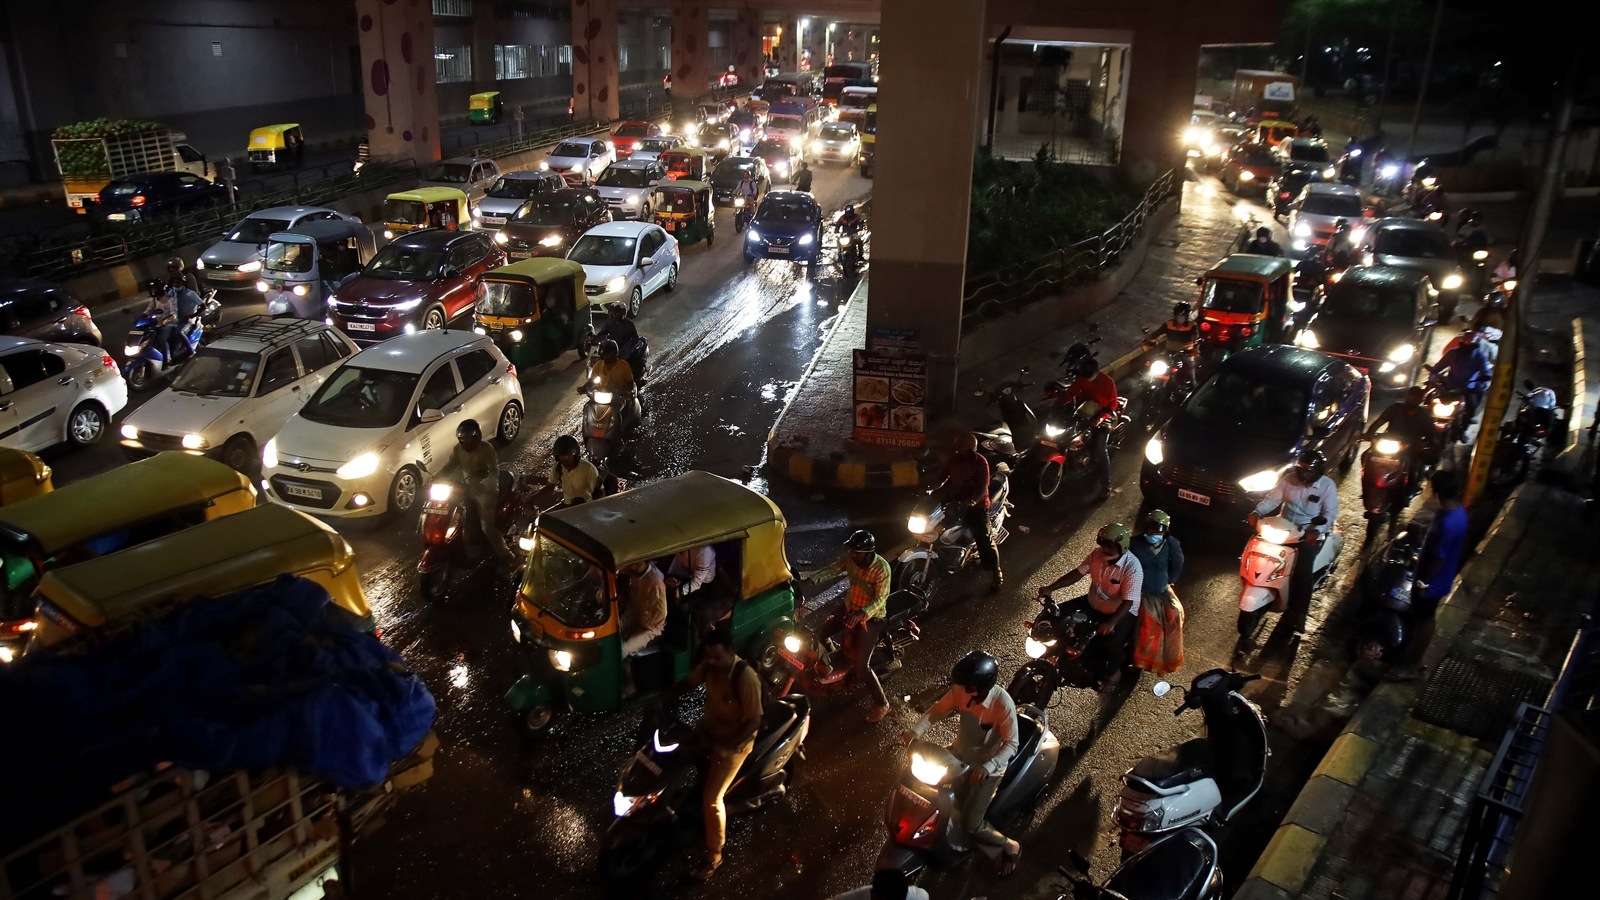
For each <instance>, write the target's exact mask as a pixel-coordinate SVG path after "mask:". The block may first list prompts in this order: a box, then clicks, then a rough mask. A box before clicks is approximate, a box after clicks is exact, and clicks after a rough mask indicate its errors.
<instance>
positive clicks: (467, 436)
mask: <svg viewBox="0 0 1600 900" xmlns="http://www.w3.org/2000/svg"><path fill="white" fill-rule="evenodd" d="M456 440H458V441H465V440H473V441H481V440H483V429H482V428H481V427H479V425H478V420H477V419H468V420H466V421H465V422H462V423H461V424H460V425H457V426H456Z"/></svg>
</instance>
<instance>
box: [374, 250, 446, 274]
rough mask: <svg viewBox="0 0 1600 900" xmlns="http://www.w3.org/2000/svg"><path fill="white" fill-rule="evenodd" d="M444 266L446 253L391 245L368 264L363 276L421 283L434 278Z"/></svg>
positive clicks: (380, 251)
mask: <svg viewBox="0 0 1600 900" xmlns="http://www.w3.org/2000/svg"><path fill="white" fill-rule="evenodd" d="M443 266H444V251H442V250H425V249H423V248H421V247H407V246H405V245H403V244H389V245H388V246H386V247H384V248H383V249H382V250H379V251H378V255H377V256H374V257H373V258H372V261H371V262H369V263H367V267H366V268H365V269H362V270H361V274H363V275H370V276H372V277H373V278H394V279H398V280H401V281H420V280H422V279H425V278H433V277H435V276H436V275H438V274H439V270H440V269H441V268H443Z"/></svg>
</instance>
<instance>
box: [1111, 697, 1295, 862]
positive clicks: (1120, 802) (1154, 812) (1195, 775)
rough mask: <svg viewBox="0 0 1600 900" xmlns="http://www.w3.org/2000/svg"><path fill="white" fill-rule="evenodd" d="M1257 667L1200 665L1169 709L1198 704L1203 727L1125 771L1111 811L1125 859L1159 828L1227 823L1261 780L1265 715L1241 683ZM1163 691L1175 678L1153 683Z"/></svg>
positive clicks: (1166, 830)
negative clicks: (1238, 669)
mask: <svg viewBox="0 0 1600 900" xmlns="http://www.w3.org/2000/svg"><path fill="white" fill-rule="evenodd" d="M1260 677H1261V676H1260V675H1243V674H1240V673H1238V672H1229V671H1226V670H1224V669H1211V670H1210V671H1207V672H1201V673H1200V674H1199V675H1196V676H1195V677H1194V681H1192V682H1190V684H1189V689H1188V690H1187V691H1184V692H1183V703H1182V704H1180V705H1179V706H1178V708H1177V709H1176V710H1173V713H1172V714H1173V715H1175V716H1176V715H1182V714H1183V712H1184V710H1189V709H1198V710H1200V714H1201V716H1202V717H1204V719H1205V735H1204V736H1203V737H1198V738H1195V739H1194V740H1191V741H1185V742H1184V743H1182V744H1179V745H1178V746H1176V747H1173V748H1171V749H1169V750H1167V751H1166V752H1165V753H1162V754H1159V755H1157V756H1147V757H1145V758H1144V759H1141V760H1139V761H1138V762H1137V763H1135V764H1134V766H1133V768H1131V769H1129V770H1128V771H1126V772H1124V773H1123V775H1122V790H1121V791H1120V792H1119V793H1118V794H1117V802H1116V807H1115V809H1114V811H1113V812H1112V819H1113V820H1114V821H1115V822H1116V824H1117V826H1118V827H1119V828H1120V829H1121V831H1122V833H1121V836H1120V837H1119V838H1118V841H1117V843H1118V844H1119V846H1121V848H1122V853H1123V859H1125V860H1126V859H1127V858H1128V857H1129V856H1131V855H1133V854H1136V853H1139V852H1140V851H1142V850H1146V849H1148V848H1149V847H1151V846H1152V842H1153V841H1154V840H1155V839H1156V838H1158V837H1160V836H1163V835H1166V834H1169V833H1171V832H1174V831H1178V830H1180V829H1183V828H1184V827H1185V826H1196V827H1202V826H1206V825H1226V824H1228V823H1229V822H1231V821H1233V820H1234V817H1236V816H1237V815H1238V814H1239V812H1240V811H1241V810H1243V809H1244V807H1245V805H1246V804H1248V803H1249V802H1250V801H1251V800H1252V799H1253V798H1254V797H1255V795H1256V794H1257V793H1259V792H1260V790H1261V786H1262V784H1264V783H1265V782H1266V776H1267V758H1268V757H1270V756H1271V755H1272V748H1271V747H1270V746H1268V744H1267V719H1266V717H1265V716H1264V715H1262V714H1261V708H1260V707H1258V706H1256V705H1255V704H1254V703H1252V702H1250V701H1249V700H1247V699H1246V698H1245V697H1244V695H1243V694H1241V693H1239V691H1240V690H1241V689H1242V688H1243V687H1244V686H1245V685H1246V684H1249V683H1250V682H1252V681H1255V680H1256V679H1257V678H1260ZM1153 690H1154V693H1155V695H1156V696H1157V697H1165V696H1166V695H1167V694H1168V693H1169V692H1170V691H1171V690H1172V685H1170V684H1168V683H1167V682H1165V681H1161V682H1157V683H1156V684H1155V687H1154V689H1153Z"/></svg>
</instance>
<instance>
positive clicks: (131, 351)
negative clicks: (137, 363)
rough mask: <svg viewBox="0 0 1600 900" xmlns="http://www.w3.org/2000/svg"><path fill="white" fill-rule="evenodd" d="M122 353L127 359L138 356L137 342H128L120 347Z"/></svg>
mask: <svg viewBox="0 0 1600 900" xmlns="http://www.w3.org/2000/svg"><path fill="white" fill-rule="evenodd" d="M122 355H123V356H126V357H128V358H129V359H132V358H133V357H135V356H138V355H139V345H138V344H128V345H127V346H125V347H123V348H122Z"/></svg>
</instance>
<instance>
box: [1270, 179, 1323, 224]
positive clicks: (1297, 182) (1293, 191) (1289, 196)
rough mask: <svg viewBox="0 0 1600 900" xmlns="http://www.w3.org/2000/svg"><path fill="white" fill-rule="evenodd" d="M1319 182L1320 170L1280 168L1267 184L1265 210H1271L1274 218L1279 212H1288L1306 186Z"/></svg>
mask: <svg viewBox="0 0 1600 900" xmlns="http://www.w3.org/2000/svg"><path fill="white" fill-rule="evenodd" d="M1321 180H1322V170H1321V169H1297V168H1285V167H1280V168H1279V169H1278V171H1277V172H1276V173H1275V174H1274V175H1273V176H1272V180H1271V181H1269V182H1267V198H1266V202H1267V208H1268V209H1271V210H1273V211H1274V215H1275V216H1276V215H1278V214H1279V211H1280V210H1288V209H1289V207H1291V206H1293V205H1294V200H1295V198H1297V197H1299V196H1300V192H1301V191H1303V190H1305V189H1306V185H1308V184H1314V183H1316V182H1319V181H1321ZM1279 204H1281V206H1280V205H1279Z"/></svg>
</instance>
